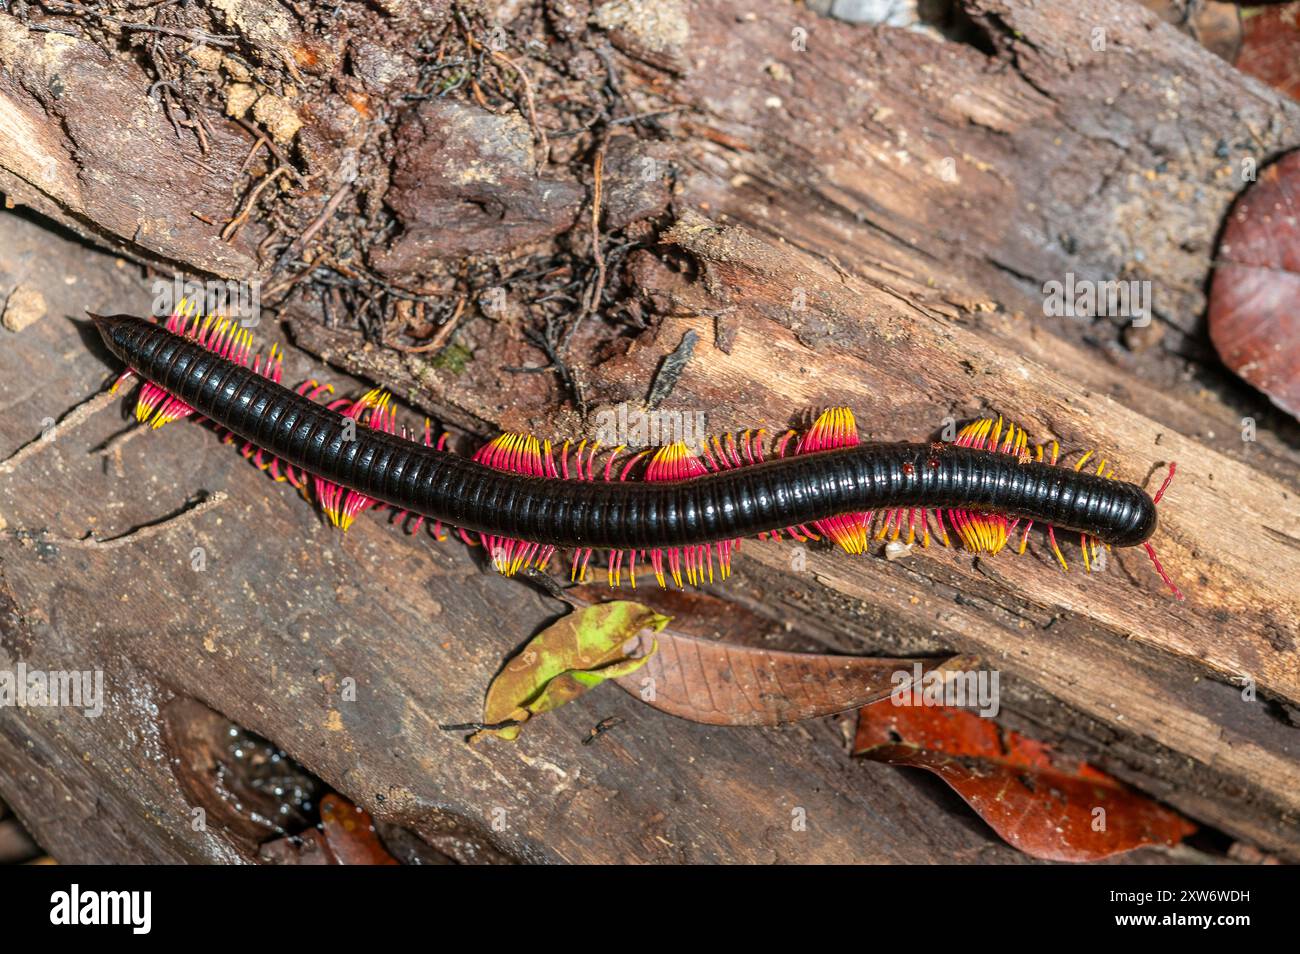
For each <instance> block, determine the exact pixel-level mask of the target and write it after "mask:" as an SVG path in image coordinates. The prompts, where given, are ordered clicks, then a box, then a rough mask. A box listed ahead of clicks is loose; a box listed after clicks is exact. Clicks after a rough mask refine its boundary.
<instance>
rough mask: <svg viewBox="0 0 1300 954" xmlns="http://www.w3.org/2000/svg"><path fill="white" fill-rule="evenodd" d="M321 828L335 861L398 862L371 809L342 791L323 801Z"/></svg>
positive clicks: (349, 862) (389, 863)
mask: <svg viewBox="0 0 1300 954" xmlns="http://www.w3.org/2000/svg"><path fill="white" fill-rule="evenodd" d="M320 820H321V829H322V831H323V832H324V835H325V844H326V846H327V847H328V849H329V852H330V854H331V855H333V856H334V859H335V863H336V864H340V865H395V864H397V863H398V861H397V859H396V858H394V857H393V856H392V855H390V854H389V853H388V849H386V848H385V847H384V846H383V844H382V843H381V842H380V840H379V836H378V835H376V834H375V826H374V824H373V822H372V821H371V819H370V813H369V812H367V811H366V810H365V809H363V808H361V807H359V806H357V805H353V804H352V803H351V802H349V801H348V800H347V799H346V798H343V797H342V796H340V795H326V796H325V797H324V798H322V799H321V802H320Z"/></svg>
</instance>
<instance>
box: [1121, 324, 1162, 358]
mask: <svg viewBox="0 0 1300 954" xmlns="http://www.w3.org/2000/svg"><path fill="white" fill-rule="evenodd" d="M1164 336H1165V326H1164V325H1162V324H1159V323H1158V322H1154V321H1152V322H1148V323H1147V324H1145V325H1140V326H1139V325H1129V326H1128V327H1127V328H1125V329H1124V346H1125V347H1126V348H1128V350H1129V351H1132V352H1134V353H1135V354H1141V353H1142V352H1143V351H1146V350H1148V349H1149V348H1153V347H1155V346H1156V345H1157V344H1159V343H1160V339H1161V338H1163V337H1164Z"/></svg>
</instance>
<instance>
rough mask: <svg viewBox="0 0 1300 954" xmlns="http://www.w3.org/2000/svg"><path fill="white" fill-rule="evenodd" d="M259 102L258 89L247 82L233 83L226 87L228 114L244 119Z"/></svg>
mask: <svg viewBox="0 0 1300 954" xmlns="http://www.w3.org/2000/svg"><path fill="white" fill-rule="evenodd" d="M255 102H257V90H255V89H253V87H251V86H249V85H248V84H247V83H231V84H230V85H229V86H227V87H226V115H227V116H230V117H231V118H233V119H242V118H243V117H244V116H246V115H248V111H249V110H250V109H251V108H252V107H253V104H254V103H255Z"/></svg>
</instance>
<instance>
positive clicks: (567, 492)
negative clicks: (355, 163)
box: [95, 315, 1156, 549]
mask: <svg viewBox="0 0 1300 954" xmlns="http://www.w3.org/2000/svg"><path fill="white" fill-rule="evenodd" d="M95 321H96V324H97V325H98V327H99V330H100V333H101V334H102V335H103V338H104V341H105V342H106V343H107V345H108V347H109V348H110V349H111V350H112V351H113V353H114V354H116V355H117V356H118V357H119V358H121V359H122V360H123V361H124V362H126V363H127V364H128V365H129V366H130V367H132V368H134V369H135V371H136V372H137V373H139V374H141V375H142V376H144V377H145V378H148V379H149V380H150V381H153V382H154V383H155V384H157V385H158V386H159V387H162V388H165V389H166V390H167V391H169V392H170V393H172V394H174V395H176V396H177V397H179V398H180V399H181V400H183V401H184V402H185V403H187V404H189V405H190V406H191V407H193V408H194V409H195V410H197V411H198V412H199V413H200V414H202V415H204V416H205V417H208V418H210V419H211V420H213V421H215V422H216V423H218V424H220V425H221V426H223V427H226V428H228V429H229V430H231V431H232V432H234V433H235V434H237V435H239V436H240V437H242V438H245V439H246V440H248V441H251V442H252V443H254V444H256V445H257V446H259V447H262V448H264V449H265V450H267V451H269V452H270V453H272V454H274V455H276V456H277V457H279V458H280V459H281V460H284V461H286V462H287V463H290V464H292V465H294V466H295V467H299V468H301V469H303V470H306V471H308V472H309V473H312V474H315V475H317V476H319V477H322V478H324V479H325V480H329V481H332V482H334V483H337V484H339V485H341V486H344V487H348V488H351V489H353V490H357V491H360V492H361V493H364V494H366V495H368V496H370V497H373V498H375V499H376V500H381V501H384V502H385V503H389V504H393V505H395V506H397V507H400V508H402V509H405V510H409V511H411V512H413V513H419V514H424V515H426V516H428V517H431V518H433V519H436V520H442V521H443V522H445V523H448V524H451V525H453V526H457V527H461V528H464V529H466V530H473V531H481V532H485V533H489V534H493V535H496V536H501V537H513V538H517V539H522V540H532V541H536V542H539V543H543V544H554V545H556V546H562V547H593V548H600V549H604V548H618V549H641V548H646V549H649V548H652V547H677V546H687V545H692V544H702V543H706V542H711V541H715V540H725V539H732V538H736V537H745V536H752V535H754V534H756V533H760V532H762V531H766V530H775V529H781V528H784V527H788V526H798V525H800V524H807V523H811V522H813V521H815V520H819V519H824V518H827V517H831V516H834V515H836V514H841V513H848V512H851V511H862V510H879V509H888V508H895V507H926V508H948V507H954V508H964V509H969V510H982V511H988V512H993V513H999V514H1004V515H1007V516H1011V517H1022V518H1026V519H1029V520H1034V521H1038V522H1042V523H1047V524H1052V525H1053V526H1055V527H1057V528H1059V529H1067V530H1077V531H1082V532H1084V533H1087V534H1090V535H1092V536H1095V537H1097V538H1098V539H1100V540H1102V541H1103V542H1105V543H1111V544H1115V545H1117V546H1133V545H1136V544H1139V543H1142V542H1143V541H1145V540H1146V539H1147V538H1149V537H1150V536H1151V534H1152V533H1153V532H1154V530H1155V527H1156V509H1155V504H1154V503H1153V502H1152V500H1151V498H1150V497H1149V496H1148V495H1147V494H1146V492H1145V491H1143V490H1142V489H1141V488H1140V487H1137V486H1136V485H1134V484H1129V483H1122V482H1119V481H1114V480H1106V479H1103V478H1101V477H1097V476H1093V475H1091V474H1086V473H1076V472H1075V471H1073V470H1071V469H1068V468H1062V467H1054V466H1051V465H1049V464H1039V463H1022V462H1020V461H1019V460H1018V459H1017V458H1015V457H1014V456H1012V455H1009V454H1002V453H995V452H992V451H982V450H973V449H969V448H964V447H957V446H953V445H941V446H940V445H936V446H932V445H930V444H861V445H858V446H856V447H846V448H839V449H835V450H828V451H821V452H817V453H811V454H802V455H794V456H788V457H784V458H777V459H772V460H769V461H766V462H765V463H761V464H757V465H755V466H750V467H742V468H737V469H734V470H724V471H721V472H718V473H711V474H709V475H707V476H703V477H697V478H692V479H689V480H679V481H669V482H663V483H650V482H640V481H628V482H619V481H611V482H606V481H603V480H595V481H576V480H555V479H545V478H540V477H527V476H522V475H518V474H511V473H505V472H502V471H498V470H493V469H491V468H489V467H486V466H484V465H482V464H479V463H476V462H475V461H473V460H470V459H468V458H465V457H460V456H457V455H455V454H451V453H448V452H445V451H439V450H435V449H432V448H428V447H424V446H422V445H419V444H415V443H412V442H410V441H406V440H402V439H400V438H398V437H394V436H390V435H387V434H384V433H382V432H378V431H372V430H369V429H367V428H349V430H350V431H353V432H354V433H355V436H354V437H353V439H350V440H349V439H347V437H346V433H345V424H344V421H345V419H344V418H343V416H342V415H340V414H338V413H336V412H334V411H330V410H328V409H326V408H324V407H322V406H320V405H319V404H317V403H315V402H314V401H311V400H308V399H307V398H305V397H302V396H301V395H298V394H296V393H294V392H293V391H291V390H289V389H288V388H284V387H281V386H280V385H278V384H275V383H273V382H271V381H268V380H267V379H266V378H264V377H262V376H261V375H259V374H257V373H256V372H254V371H253V370H252V369H250V368H247V367H243V366H240V365H238V364H235V363H234V362H231V361H227V360H225V359H223V358H220V357H218V356H217V355H215V354H213V353H212V352H210V351H208V350H206V349H205V348H203V347H202V346H201V345H199V344H197V343H195V342H193V341H191V340H189V339H187V338H184V337H181V336H179V335H175V334H172V333H171V332H169V331H167V330H166V329H164V328H161V327H159V326H157V325H155V324H152V323H150V322H148V321H145V320H143V319H140V318H135V317H131V316H126V315H118V316H114V317H108V318H104V317H96V319H95Z"/></svg>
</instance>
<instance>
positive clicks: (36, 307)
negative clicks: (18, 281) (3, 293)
mask: <svg viewBox="0 0 1300 954" xmlns="http://www.w3.org/2000/svg"><path fill="white" fill-rule="evenodd" d="M45 311H46V304H45V296H44V295H42V294H41V293H40V292H39V291H37V290H36V289H35V288H33V287H32V286H31V285H19V286H18V287H17V288H15V289H14V290H13V292H12V293H11V294H10V295H9V300H8V301H7V302H5V314H4V326H5V327H6V328H8V329H9V330H10V331H14V332H17V331H22V330H23V329H24V328H26V327H27V326H28V325H32V324H35V323H36V322H38V321H40V320H41V319H42V318H44V317H45Z"/></svg>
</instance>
